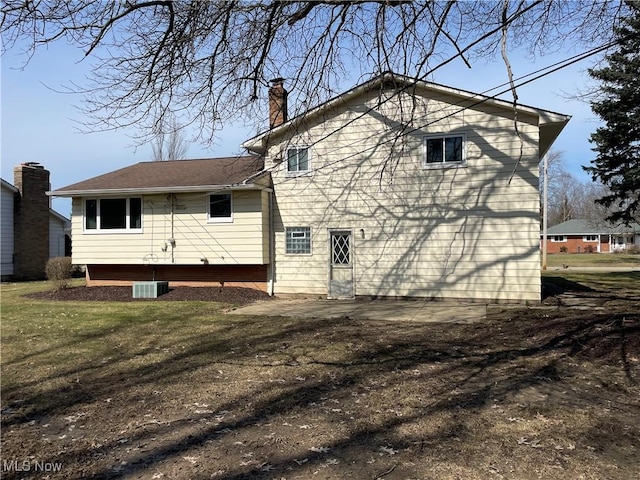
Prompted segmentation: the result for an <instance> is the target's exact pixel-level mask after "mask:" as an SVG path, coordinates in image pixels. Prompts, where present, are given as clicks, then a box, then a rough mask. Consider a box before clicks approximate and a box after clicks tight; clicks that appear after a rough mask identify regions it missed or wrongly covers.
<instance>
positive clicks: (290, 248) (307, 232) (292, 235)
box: [285, 227, 311, 255]
mask: <svg viewBox="0 0 640 480" xmlns="http://www.w3.org/2000/svg"><path fill="white" fill-rule="evenodd" d="M285 235H286V245H285V253H289V254H307V255H308V254H310V253H311V227H287V228H286V231H285Z"/></svg>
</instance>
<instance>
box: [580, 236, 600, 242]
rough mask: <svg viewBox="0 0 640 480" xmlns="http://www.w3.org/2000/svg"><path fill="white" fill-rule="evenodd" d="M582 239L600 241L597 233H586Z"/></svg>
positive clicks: (584, 240)
mask: <svg viewBox="0 0 640 480" xmlns="http://www.w3.org/2000/svg"><path fill="white" fill-rule="evenodd" d="M582 241H583V242H597V241H598V236H597V235H585V236H583V237H582Z"/></svg>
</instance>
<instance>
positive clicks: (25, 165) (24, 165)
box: [22, 162, 44, 168]
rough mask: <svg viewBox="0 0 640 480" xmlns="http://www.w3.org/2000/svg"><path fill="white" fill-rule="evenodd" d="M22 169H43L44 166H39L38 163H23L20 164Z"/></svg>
mask: <svg viewBox="0 0 640 480" xmlns="http://www.w3.org/2000/svg"><path fill="white" fill-rule="evenodd" d="M22 166H23V167H32V168H44V166H42V165H41V164H40V162H24V163H23V164H22Z"/></svg>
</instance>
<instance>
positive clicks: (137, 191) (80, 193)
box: [46, 183, 269, 197]
mask: <svg viewBox="0 0 640 480" xmlns="http://www.w3.org/2000/svg"><path fill="white" fill-rule="evenodd" d="M268 189H269V187H265V186H263V185H258V184H255V183H249V184H238V183H235V184H230V185H196V186H186V187H146V188H114V189H89V190H50V191H48V192H46V194H47V195H48V196H50V197H88V196H93V195H96V196H101V197H112V196H117V195H152V194H158V195H162V194H167V193H199V192H207V191H220V190H268Z"/></svg>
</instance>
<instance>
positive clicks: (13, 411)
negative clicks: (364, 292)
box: [0, 271, 640, 480]
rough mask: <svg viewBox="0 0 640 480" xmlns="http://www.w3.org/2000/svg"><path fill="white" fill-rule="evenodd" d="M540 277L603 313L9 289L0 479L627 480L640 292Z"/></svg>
mask: <svg viewBox="0 0 640 480" xmlns="http://www.w3.org/2000/svg"><path fill="white" fill-rule="evenodd" d="M545 278H553V279H554V281H556V282H560V283H562V285H561V287H562V288H563V289H564V291H566V292H569V293H572V292H573V293H574V295H575V296H585V298H586V297H589V296H590V300H591V301H593V302H595V303H594V305H596V306H595V307H593V308H589V309H588V310H583V309H569V308H565V307H555V306H550V304H549V305H546V306H540V308H524V307H522V308H500V307H497V308H495V309H492V310H491V312H490V313H488V314H487V316H486V318H482V319H479V321H478V322H476V323H471V324H463V323H460V324H456V323H447V324H435V323H422V322H391V321H368V320H353V319H349V318H339V319H332V320H322V319H291V318H279V317H243V316H236V315H233V316H232V315H229V316H227V315H225V313H224V309H225V308H226V307H228V305H223V304H218V303H214V302H167V301H154V300H150V301H139V302H122V303H118V302H54V301H42V300H32V299H29V298H25V297H22V296H21V295H22V294H25V293H28V292H33V291H37V290H42V289H45V288H47V285H46V284H44V283H24V284H3V285H2V288H1V291H0V293H1V307H2V310H1V313H2V325H1V333H2V343H1V348H2V356H1V373H2V376H1V381H2V385H1V386H2V438H1V442H2V460H3V463H2V465H0V468H1V469H2V472H1V473H2V478H3V479H5V478H6V479H19V478H50V479H57V478H60V479H67V478H88V479H93V480H97V479H106V478H125V479H133V478H144V479H151V478H159V479H160V478H171V479H178V480H180V479H192V478H193V479H201V478H202V479H204V478H224V479H225V480H240V479H258V480H261V479H264V480H268V479H273V478H276V479H282V478H285V479H293V478H300V479H307V478H309V479H311V478H321V479H323V480H326V479H335V480H344V479H349V478H353V479H362V478H371V479H374V478H378V479H382V478H384V479H387V480H392V479H422V478H437V479H461V478H464V479H475V478H511V479H536V478H559V477H562V478H566V479H578V478H584V479H594V480H595V479H605V478H610V479H614V478H633V477H634V475H636V474H637V472H638V471H639V470H640V315H639V313H638V297H637V292H638V287H639V284H640V278H639V277H638V274H637V273H633V272H631V273H629V272H626V273H617V274H614V273H612V274H593V273H590V274H588V273H582V274H581V273H578V272H566V271H560V272H555V274H554V275H553V276H547V275H546V274H545ZM591 297H592V298H591ZM273 305H274V313H276V312H277V302H274V303H273ZM25 461H26V462H27V463H28V464H29V465H30V466H31V470H29V471H27V472H25V471H22V472H20V471H17V469H16V468H15V466H16V465H18V464H19V465H24V462H25ZM12 462H14V463H12ZM16 462H18V463H16ZM38 465H40V468H45V467H44V466H47V465H48V466H49V468H50V469H51V468H58V470H59V472H56V471H48V472H46V475H47V476H46V477H45V474H43V472H42V471H36V468H37V466H38Z"/></svg>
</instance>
